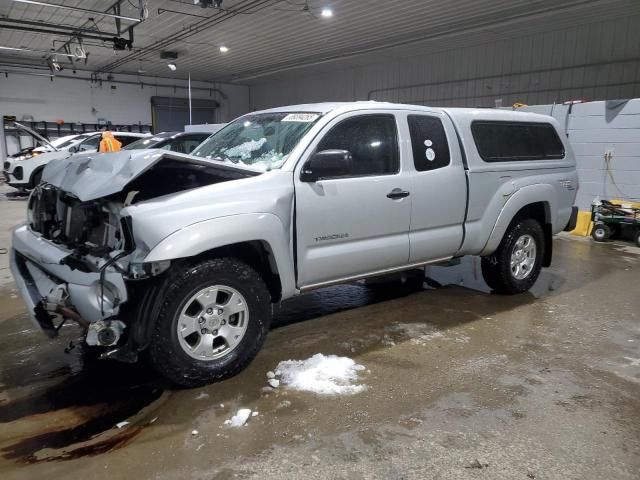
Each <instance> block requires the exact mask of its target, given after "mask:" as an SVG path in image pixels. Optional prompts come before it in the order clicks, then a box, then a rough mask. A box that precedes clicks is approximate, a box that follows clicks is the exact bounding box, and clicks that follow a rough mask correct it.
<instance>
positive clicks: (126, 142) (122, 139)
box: [114, 134, 140, 147]
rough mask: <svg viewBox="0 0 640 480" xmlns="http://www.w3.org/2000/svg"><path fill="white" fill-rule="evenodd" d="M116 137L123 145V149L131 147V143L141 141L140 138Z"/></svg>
mask: <svg viewBox="0 0 640 480" xmlns="http://www.w3.org/2000/svg"><path fill="white" fill-rule="evenodd" d="M114 137H115V138H116V140H118V141H119V142H120V143H122V146H123V147H126V146H127V145H129V144H130V143H133V142H135V141H136V140H140V138H139V137H130V136H128V135H118V134H116V135H114Z"/></svg>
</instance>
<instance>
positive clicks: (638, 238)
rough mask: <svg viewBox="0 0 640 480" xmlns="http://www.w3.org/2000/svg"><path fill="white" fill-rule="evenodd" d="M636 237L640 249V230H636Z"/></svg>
mask: <svg viewBox="0 0 640 480" xmlns="http://www.w3.org/2000/svg"><path fill="white" fill-rule="evenodd" d="M634 236H635V240H636V245H637V246H638V247H640V228H637V229H636V231H635V234H634Z"/></svg>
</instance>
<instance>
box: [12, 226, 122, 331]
mask: <svg viewBox="0 0 640 480" xmlns="http://www.w3.org/2000/svg"><path fill="white" fill-rule="evenodd" d="M12 243H13V246H12V249H11V258H10V262H11V263H10V266H11V273H12V274H13V277H14V279H15V281H16V285H17V287H18V290H19V291H20V294H21V296H22V298H23V299H24V301H25V302H26V304H27V307H28V309H29V313H30V315H31V318H32V320H33V321H34V323H35V324H36V325H37V326H38V327H39V328H41V329H42V330H43V331H44V332H45V333H46V334H47V335H49V336H54V335H55V333H56V332H55V328H54V327H53V324H52V321H51V314H50V313H49V312H48V311H46V310H45V308H44V306H45V305H46V303H47V302H51V297H52V296H54V295H55V294H56V291H59V290H64V291H65V293H66V294H68V297H67V298H66V299H65V301H66V302H67V304H68V305H67V306H69V307H71V308H73V309H74V310H75V311H76V312H77V313H78V314H79V315H80V316H81V317H82V318H83V319H84V320H86V321H87V322H89V323H94V322H97V321H98V320H103V319H106V318H109V317H113V316H114V315H117V314H118V311H119V306H120V305H121V304H123V303H124V302H126V301H127V288H126V285H125V281H124V278H123V276H122V274H120V273H118V272H117V271H114V270H112V269H111V267H109V268H107V269H106V271H105V272H104V273H103V274H102V279H101V273H100V272H99V271H95V272H84V271H80V270H77V269H71V268H70V267H69V266H67V265H63V264H62V263H61V261H62V259H64V258H65V257H67V256H69V255H70V254H71V253H72V252H71V251H69V250H66V249H64V248H62V247H60V246H58V245H55V244H53V243H52V242H49V241H48V240H46V239H44V238H42V237H41V236H40V235H38V234H36V233H34V232H33V231H31V229H29V228H28V227H27V226H26V225H22V226H20V227H17V228H15V229H14V231H13V235H12Z"/></svg>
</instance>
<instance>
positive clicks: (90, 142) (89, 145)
mask: <svg viewBox="0 0 640 480" xmlns="http://www.w3.org/2000/svg"><path fill="white" fill-rule="evenodd" d="M101 138H102V135H94V136H93V137H89V138H87V139H86V140H85V141H83V142H82V143H81V144H80V145H78V151H79V152H86V151H87V150H97V149H98V145H99V144H100V139H101Z"/></svg>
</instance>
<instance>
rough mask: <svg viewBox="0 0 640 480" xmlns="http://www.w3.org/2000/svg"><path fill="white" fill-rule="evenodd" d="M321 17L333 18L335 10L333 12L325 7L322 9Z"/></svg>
mask: <svg viewBox="0 0 640 480" xmlns="http://www.w3.org/2000/svg"><path fill="white" fill-rule="evenodd" d="M320 15H322V16H323V17H324V18H331V17H333V10H331V9H330V8H329V7H325V8H323V9H322V12H321V13H320Z"/></svg>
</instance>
